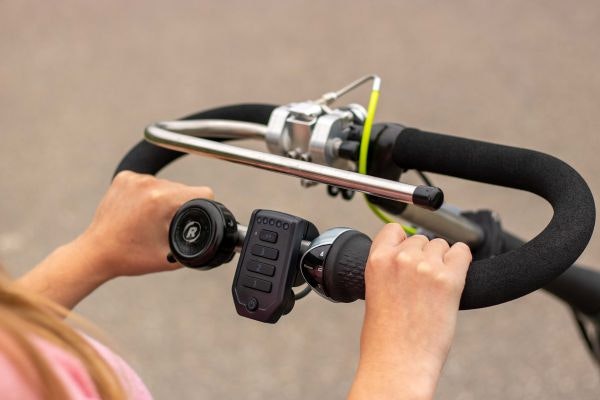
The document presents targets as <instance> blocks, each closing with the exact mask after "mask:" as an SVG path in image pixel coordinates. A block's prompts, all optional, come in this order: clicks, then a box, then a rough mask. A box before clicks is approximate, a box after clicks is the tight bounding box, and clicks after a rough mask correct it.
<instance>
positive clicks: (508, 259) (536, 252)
mask: <svg viewBox="0 0 600 400" xmlns="http://www.w3.org/2000/svg"><path fill="white" fill-rule="evenodd" d="M274 108H275V106H271V105H262V104H247V105H237V106H229V107H222V108H216V109H212V110H208V111H205V112H201V113H197V114H194V115H191V116H189V117H186V118H185V119H227V120H238V121H245V122H254V123H260V124H267V122H268V120H269V116H270V114H271V112H272V111H273V109H274ZM217 140H227V138H218V139H217ZM182 154H183V153H180V152H177V151H173V150H167V149H163V148H160V147H157V146H154V145H151V144H149V143H146V142H141V143H139V144H138V145H137V146H135V147H134V148H133V149H132V150H131V151H130V152H129V153H128V154H127V155H126V156H125V158H124V159H123V160H122V162H121V163H120V165H119V166H118V168H117V171H116V172H117V173H118V172H119V171H122V170H132V171H136V172H140V173H148V174H155V173H157V172H158V171H159V170H160V169H161V168H163V167H164V166H166V165H167V164H168V163H170V162H172V161H173V160H175V159H176V158H178V157H179V156H181V155H182ZM393 160H394V162H395V163H396V164H397V165H398V166H400V167H401V168H407V169H418V170H424V171H430V172H433V173H440V174H444V175H449V176H455V177H459V178H463V179H468V180H473V181H478V182H484V183H490V184H494V185H500V186H505V187H510V188H516V189H521V190H526V191H529V192H532V193H535V194H538V195H540V196H542V197H543V198H545V199H546V200H548V201H549V202H550V204H551V205H552V207H553V208H554V215H553V217H552V220H551V221H550V223H549V224H548V226H547V227H546V228H545V229H544V230H543V231H542V233H540V234H539V235H538V236H536V237H535V238H534V239H533V240H531V241H530V242H528V243H526V244H524V245H523V246H522V247H521V248H519V249H517V250H513V251H509V252H507V253H504V254H501V255H499V256H497V257H495V258H493V259H487V260H480V261H476V262H473V263H472V264H471V266H470V269H469V273H468V276H467V282H466V285H465V290H464V292H463V296H462V299H461V309H472V308H481V307H487V306H492V305H496V304H500V303H503V302H506V301H510V300H513V299H515V298H518V297H521V296H523V295H525V294H528V293H530V292H532V291H534V290H537V289H539V288H541V287H542V286H544V285H546V284H547V283H549V282H550V281H552V280H553V279H554V278H556V277H557V276H558V275H560V274H561V273H562V272H564V271H565V270H566V269H567V268H568V267H569V266H571V265H572V264H573V262H574V261H575V260H576V259H577V257H578V256H579V255H580V254H581V252H583V250H584V249H585V246H586V245H587V243H588V241H589V239H590V237H591V234H592V231H593V227H594V223H595V206H594V200H593V197H592V194H591V192H590V190H589V188H588V186H587V184H586V183H585V182H584V180H583V179H582V178H581V176H580V175H579V174H578V173H577V172H576V171H575V170H573V169H572V168H571V167H569V166H568V165H567V164H565V163H564V162H562V161H560V160H558V159H556V158H554V157H551V156H549V155H546V154H543V153H539V152H536V151H532V150H526V149H519V148H514V147H509V146H502V145H497V144H492V143H486V142H481V141H475V140H469V139H463V138H457V137H452V136H447V135H441V134H435V133H429V132H422V131H419V130H417V129H413V128H406V129H404V130H402V131H401V132H400V133H399V135H398V137H397V139H396V142H395V146H394V150H393ZM362 248H363V250H362V251H361V252H360V254H357V253H356V252H353V256H352V257H351V258H352V259H353V262H352V268H349V269H348V271H350V272H351V273H352V274H354V275H353V278H352V282H351V283H352V287H354V288H356V290H357V291H356V292H355V294H356V295H358V296H359V297H361V296H360V294H361V291H362V293H363V295H362V296H364V282H362V280H361V282H357V281H356V279H355V278H357V275H356V273H357V271H358V270H360V269H361V268H362V269H364V265H365V262H366V257H367V255H368V251H367V252H366V253H365V251H364V248H366V249H367V250H368V246H362ZM332 250H333V249H332ZM363 253H365V254H363ZM339 254H341V255H343V254H344V251H341V252H340V253H339ZM340 272H341V274H342V275H343V274H344V272H343V271H340ZM358 275H359V276H360V277H362V274H358ZM361 287H362V289H361Z"/></svg>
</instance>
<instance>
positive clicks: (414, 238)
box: [408, 235, 429, 242]
mask: <svg viewBox="0 0 600 400" xmlns="http://www.w3.org/2000/svg"><path fill="white" fill-rule="evenodd" d="M408 240H412V241H413V242H416V241H419V242H429V238H428V237H427V236H425V235H412V236H411V237H409V238H408Z"/></svg>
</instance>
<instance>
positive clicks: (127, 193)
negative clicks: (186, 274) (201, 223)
mask: <svg viewBox="0 0 600 400" xmlns="http://www.w3.org/2000/svg"><path fill="white" fill-rule="evenodd" d="M195 198H213V192H212V190H211V189H210V188H208V187H191V186H186V185H183V184H180V183H175V182H170V181H166V180H162V179H157V178H155V177H153V176H151V175H140V174H136V173H133V172H130V171H124V172H121V173H119V174H118V175H117V176H116V177H115V179H114V181H113V183H112V185H111V187H110V189H109V190H108V192H107V193H106V195H105V196H104V198H103V199H102V201H101V203H100V205H99V206H98V209H97V211H96V215H95V216H94V219H93V221H92V223H91V225H90V226H89V228H88V229H87V230H86V231H85V232H84V234H83V235H82V236H81V237H80V238H79V239H78V241H79V243H80V244H81V245H82V246H83V247H85V248H86V249H92V251H94V252H95V253H96V254H97V256H98V258H99V259H100V260H102V261H101V264H102V268H103V269H104V272H105V273H107V274H108V277H109V278H113V277H117V276H123V275H142V274H147V273H151V272H159V271H166V270H172V269H175V268H177V267H178V264H171V263H169V262H168V261H167V255H168V254H169V242H168V230H169V224H170V222H171V218H173V215H175V212H176V211H177V209H178V208H179V207H180V206H181V205H183V203H185V202H186V201H188V200H191V199H195Z"/></svg>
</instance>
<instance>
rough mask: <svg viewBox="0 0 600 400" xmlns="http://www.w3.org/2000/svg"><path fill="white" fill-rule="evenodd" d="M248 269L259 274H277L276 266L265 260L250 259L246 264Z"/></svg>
mask: <svg viewBox="0 0 600 400" xmlns="http://www.w3.org/2000/svg"><path fill="white" fill-rule="evenodd" d="M246 269H247V270H248V271H252V272H256V273H257V274H262V275H267V276H273V275H274V274H275V266H274V265H271V264H267V263H264V262H260V261H256V260H250V261H248V265H246Z"/></svg>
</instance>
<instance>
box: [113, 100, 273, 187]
mask: <svg viewBox="0 0 600 400" xmlns="http://www.w3.org/2000/svg"><path fill="white" fill-rule="evenodd" d="M275 107H276V106H274V105H269V104H238V105H233V106H226V107H219V108H213V109H211V110H207V111H202V112H199V113H196V114H192V115H188V116H187V117H184V118H181V119H182V120H191V119H226V120H233V121H243V122H254V123H257V124H264V125H266V124H267V123H268V122H269V117H270V116H271V112H273V110H274V109H275ZM213 140H215V141H219V142H222V141H224V140H227V139H225V138H215V139H213ZM185 154H186V153H181V152H179V151H174V150H169V149H165V148H162V147H158V146H155V145H153V144H151V143H149V142H146V141H144V140H142V141H140V142H139V143H138V144H137V145H135V146H134V147H133V148H132V149H131V150H130V151H129V152H128V153H127V154H126V155H125V157H124V158H123V159H122V160H121V162H120V163H119V166H118V167H117V170H116V171H115V175H116V174H118V173H119V172H121V171H134V172H138V173H140V174H150V175H155V174H156V173H158V171H160V170H161V169H162V168H164V167H165V166H167V165H168V164H169V163H171V162H173V161H175V160H176V159H178V158H179V157H181V156H183V155H185Z"/></svg>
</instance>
